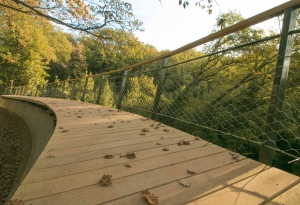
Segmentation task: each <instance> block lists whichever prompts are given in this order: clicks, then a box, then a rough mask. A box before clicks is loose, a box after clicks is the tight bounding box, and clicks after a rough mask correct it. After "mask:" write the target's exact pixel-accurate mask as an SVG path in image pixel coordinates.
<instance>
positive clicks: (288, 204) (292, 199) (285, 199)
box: [266, 183, 300, 205]
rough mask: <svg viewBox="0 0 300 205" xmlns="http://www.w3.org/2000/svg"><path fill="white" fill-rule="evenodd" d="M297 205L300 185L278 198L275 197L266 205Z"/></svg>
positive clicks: (299, 200)
mask: <svg viewBox="0 0 300 205" xmlns="http://www.w3.org/2000/svg"><path fill="white" fill-rule="evenodd" d="M279 204H284V205H299V204H300V184H299V183H298V184H297V185H296V186H294V187H292V188H291V189H289V190H287V191H286V192H284V193H283V194H281V195H280V196H278V197H276V198H275V199H273V200H272V201H270V202H269V203H267V204H266V205H279Z"/></svg>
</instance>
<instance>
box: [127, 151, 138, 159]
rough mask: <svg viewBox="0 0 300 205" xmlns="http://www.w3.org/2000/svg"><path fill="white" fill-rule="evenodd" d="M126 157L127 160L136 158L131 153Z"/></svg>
mask: <svg viewBox="0 0 300 205" xmlns="http://www.w3.org/2000/svg"><path fill="white" fill-rule="evenodd" d="M126 157H127V158H129V159H135V157H136V156H135V154H134V153H133V152H132V153H129V154H127V155H126Z"/></svg>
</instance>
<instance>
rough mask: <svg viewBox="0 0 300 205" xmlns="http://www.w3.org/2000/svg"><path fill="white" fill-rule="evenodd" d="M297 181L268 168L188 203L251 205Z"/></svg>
mask: <svg viewBox="0 0 300 205" xmlns="http://www.w3.org/2000/svg"><path fill="white" fill-rule="evenodd" d="M296 183H299V177H297V176H294V175H291V174H289V173H286V172H283V171H281V170H279V169H276V168H273V167H272V168H270V169H267V170H265V171H263V172H260V173H259V174H257V175H255V176H253V177H250V178H248V179H245V180H242V181H238V182H237V183H234V184H231V185H230V186H229V187H227V188H225V189H222V190H220V191H217V192H215V193H212V194H209V195H208V196H205V197H203V198H200V199H198V200H196V201H194V202H191V203H189V204H188V205H202V204H224V205H231V204H236V205H252V204H264V203H265V202H267V201H269V198H272V197H273V196H274V195H278V194H279V193H282V192H283V190H285V189H287V188H289V187H292V186H294V185H295V184H296Z"/></svg>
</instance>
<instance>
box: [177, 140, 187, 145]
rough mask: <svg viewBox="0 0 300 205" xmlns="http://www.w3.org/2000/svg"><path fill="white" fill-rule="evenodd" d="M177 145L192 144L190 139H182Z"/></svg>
mask: <svg viewBox="0 0 300 205" xmlns="http://www.w3.org/2000/svg"><path fill="white" fill-rule="evenodd" d="M177 145H190V142H189V141H184V140H180V141H179V142H178V143H177Z"/></svg>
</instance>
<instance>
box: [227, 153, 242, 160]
mask: <svg viewBox="0 0 300 205" xmlns="http://www.w3.org/2000/svg"><path fill="white" fill-rule="evenodd" d="M229 154H230V155H231V156H232V158H233V159H238V158H239V157H240V155H239V154H238V153H234V152H229Z"/></svg>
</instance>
